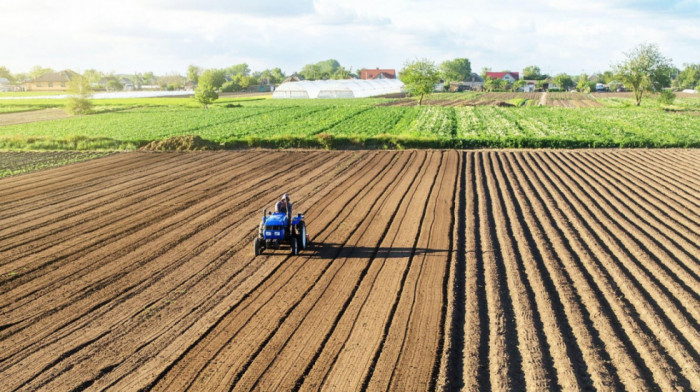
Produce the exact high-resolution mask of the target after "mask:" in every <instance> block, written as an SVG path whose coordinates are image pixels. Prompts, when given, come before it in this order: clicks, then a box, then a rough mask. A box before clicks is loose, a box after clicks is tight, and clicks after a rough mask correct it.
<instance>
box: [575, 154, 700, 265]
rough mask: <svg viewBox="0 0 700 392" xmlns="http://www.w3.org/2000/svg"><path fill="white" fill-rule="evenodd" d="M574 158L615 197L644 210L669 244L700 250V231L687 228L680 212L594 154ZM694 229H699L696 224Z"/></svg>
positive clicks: (690, 252) (689, 249)
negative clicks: (589, 169) (612, 192)
mask: <svg viewBox="0 0 700 392" xmlns="http://www.w3.org/2000/svg"><path fill="white" fill-rule="evenodd" d="M588 158H593V159H590V160H589V159H588ZM574 159H577V161H578V162H580V164H581V165H585V166H586V167H591V168H593V169H594V170H596V171H597V173H598V174H599V175H600V176H599V178H600V180H602V181H604V182H605V183H606V184H607V186H608V187H609V188H610V189H616V190H617V192H616V193H617V197H618V199H619V200H621V201H623V202H624V203H625V204H627V205H629V206H630V207H632V209H633V211H634V210H638V211H639V212H640V213H642V214H644V217H645V218H646V219H647V220H648V222H649V223H652V224H653V226H654V227H655V228H656V229H657V230H661V231H662V232H663V234H664V236H666V237H667V238H668V240H669V241H672V242H673V244H672V245H673V246H675V247H677V248H679V250H681V251H682V252H685V253H686V254H688V255H689V256H692V255H695V254H697V253H698V252H700V246H698V243H700V234H698V232H697V231H695V230H689V229H688V227H686V226H683V225H682V224H681V223H680V222H679V220H684V219H685V217H684V216H682V215H679V214H678V213H676V212H675V211H673V210H669V209H668V208H666V206H665V205H664V204H663V203H661V202H659V200H658V199H656V198H655V197H654V196H651V195H649V194H647V193H646V192H645V191H644V188H642V187H640V186H638V185H636V184H635V183H633V182H631V181H629V180H628V179H627V178H626V177H624V176H620V175H619V174H618V173H616V172H615V171H614V170H612V169H611V168H610V167H609V166H608V165H606V164H605V163H603V162H600V161H598V160H597V157H593V156H581V155H578V156H576V157H575V158H574ZM687 223H688V222H687V221H686V224H687ZM698 229H699V230H700V227H698Z"/></svg>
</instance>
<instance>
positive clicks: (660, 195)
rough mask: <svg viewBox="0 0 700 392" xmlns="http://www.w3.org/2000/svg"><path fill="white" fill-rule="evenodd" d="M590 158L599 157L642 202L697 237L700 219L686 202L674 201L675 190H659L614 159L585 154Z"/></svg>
mask: <svg viewBox="0 0 700 392" xmlns="http://www.w3.org/2000/svg"><path fill="white" fill-rule="evenodd" d="M585 155H586V156H588V157H591V158H593V157H597V158H599V160H600V161H601V162H603V163H602V164H603V165H605V166H606V167H610V168H611V170H612V171H614V172H615V173H616V174H617V175H618V176H619V177H622V178H625V179H626V181H625V183H626V184H630V185H631V186H632V187H633V188H634V189H635V190H636V191H637V192H638V193H639V194H640V195H642V200H647V199H649V202H650V203H652V204H653V205H655V206H656V207H657V208H659V209H661V210H663V211H664V212H666V213H667V214H668V215H669V216H671V217H672V219H671V222H669V223H670V224H674V223H675V224H678V225H681V226H682V227H683V228H684V230H685V231H687V232H689V233H692V234H691V235H693V236H697V235H698V234H697V233H698V231H699V230H700V219H698V214H697V212H695V211H693V210H691V209H689V208H688V204H687V203H685V202H684V201H680V202H678V201H676V200H675V199H673V198H674V197H675V195H674V194H673V193H674V192H673V190H672V189H669V188H666V189H661V190H659V189H657V187H656V186H655V184H654V183H653V182H650V181H649V178H648V177H645V176H636V175H635V174H631V173H630V170H629V169H625V168H624V167H621V165H619V164H618V163H617V162H615V161H614V160H612V159H605V158H603V156H602V155H600V156H598V155H593V154H585Z"/></svg>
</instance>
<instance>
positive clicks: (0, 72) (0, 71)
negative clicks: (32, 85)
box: [0, 66, 14, 82]
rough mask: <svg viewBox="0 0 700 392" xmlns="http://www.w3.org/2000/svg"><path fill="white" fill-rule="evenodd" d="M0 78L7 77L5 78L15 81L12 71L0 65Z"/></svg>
mask: <svg viewBox="0 0 700 392" xmlns="http://www.w3.org/2000/svg"><path fill="white" fill-rule="evenodd" d="M0 78H5V79H7V80H9V81H10V82H13V81H14V78H13V77H12V73H10V70H9V69H8V68H7V67H4V66H0Z"/></svg>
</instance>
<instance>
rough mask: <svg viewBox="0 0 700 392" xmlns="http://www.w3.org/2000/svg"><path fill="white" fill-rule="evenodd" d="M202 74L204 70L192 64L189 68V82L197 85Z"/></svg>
mask: <svg viewBox="0 0 700 392" xmlns="http://www.w3.org/2000/svg"><path fill="white" fill-rule="evenodd" d="M201 73H202V69H201V68H199V67H198V66H196V65H194V64H192V65H190V66H189V67H187V80H189V81H190V82H192V83H194V84H197V81H198V80H199V75H201Z"/></svg>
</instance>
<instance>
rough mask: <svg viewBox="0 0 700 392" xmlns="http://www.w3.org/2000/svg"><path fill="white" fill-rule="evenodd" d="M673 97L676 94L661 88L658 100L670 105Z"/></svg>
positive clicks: (674, 97)
mask: <svg viewBox="0 0 700 392" xmlns="http://www.w3.org/2000/svg"><path fill="white" fill-rule="evenodd" d="M675 99H676V94H674V93H673V91H671V90H663V91H661V94H660V95H659V102H660V103H662V104H664V105H672V104H673V101H674V100H675Z"/></svg>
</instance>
